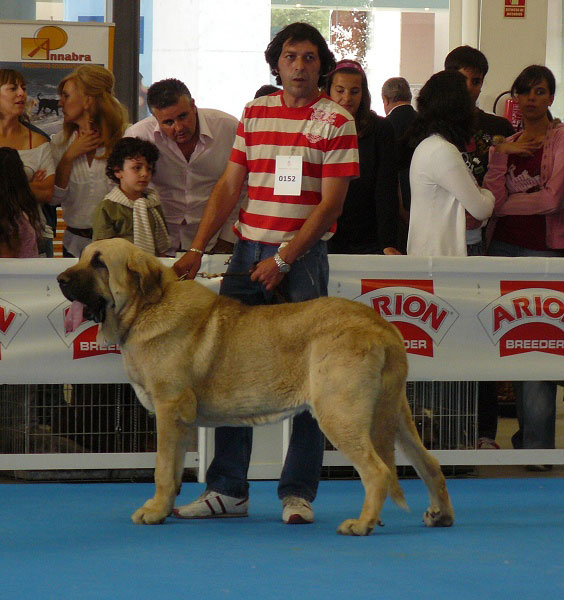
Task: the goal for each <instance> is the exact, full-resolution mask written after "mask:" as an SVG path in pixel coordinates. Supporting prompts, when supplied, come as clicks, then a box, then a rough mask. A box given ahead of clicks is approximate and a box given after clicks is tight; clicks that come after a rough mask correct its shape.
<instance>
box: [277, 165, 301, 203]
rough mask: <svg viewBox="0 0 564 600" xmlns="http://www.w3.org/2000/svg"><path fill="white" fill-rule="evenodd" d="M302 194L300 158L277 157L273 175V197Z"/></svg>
mask: <svg viewBox="0 0 564 600" xmlns="http://www.w3.org/2000/svg"><path fill="white" fill-rule="evenodd" d="M301 193H302V157H301V156H277V157H276V172H275V173H274V195H275V196H299V195H300V194H301Z"/></svg>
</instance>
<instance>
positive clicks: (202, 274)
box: [178, 262, 258, 281]
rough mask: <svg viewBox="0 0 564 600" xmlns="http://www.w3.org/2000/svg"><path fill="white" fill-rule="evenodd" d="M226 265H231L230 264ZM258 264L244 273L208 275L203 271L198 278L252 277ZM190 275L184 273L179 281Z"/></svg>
mask: <svg viewBox="0 0 564 600" xmlns="http://www.w3.org/2000/svg"><path fill="white" fill-rule="evenodd" d="M225 264H229V263H228V262H227V263H225ZM257 264H258V262H254V263H253V266H252V267H251V268H250V269H249V270H248V271H242V272H240V273H233V272H232V273H228V272H227V271H225V272H224V273H208V272H207V271H201V272H198V273H196V277H201V278H202V279H217V278H218V277H250V275H251V273H252V272H253V271H254V270H255V268H256V266H257ZM187 276H188V273H184V274H183V275H180V277H179V278H178V280H179V281H184V280H185V279H186V277H187Z"/></svg>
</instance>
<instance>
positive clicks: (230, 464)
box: [174, 23, 359, 524]
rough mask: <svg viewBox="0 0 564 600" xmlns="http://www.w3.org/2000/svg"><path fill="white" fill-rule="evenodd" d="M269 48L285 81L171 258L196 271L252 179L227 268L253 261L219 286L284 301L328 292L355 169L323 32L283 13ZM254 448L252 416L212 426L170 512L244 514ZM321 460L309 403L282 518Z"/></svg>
mask: <svg viewBox="0 0 564 600" xmlns="http://www.w3.org/2000/svg"><path fill="white" fill-rule="evenodd" d="M265 57H266V60H267V62H268V64H269V65H270V68H271V71H272V74H273V75H275V76H276V80H277V83H278V84H279V85H282V87H283V89H282V90H281V91H279V92H276V93H274V94H271V95H269V96H263V97H261V98H258V99H256V100H254V101H253V102H250V103H249V104H247V106H246V107H245V110H244V113H243V117H242V119H241V122H240V123H239V127H238V130H237V135H236V138H235V143H234V146H233V150H232V153H231V158H230V161H229V163H228V165H227V168H226V169H225V172H224V174H223V175H222V177H221V179H220V180H219V181H218V183H217V184H216V186H215V187H214V189H213V191H212V194H211V196H210V199H209V201H208V204H207V206H206V210H205V212H204V216H203V218H202V221H201V224H200V226H199V228H198V232H197V234H196V237H195V238H194V240H193V241H192V247H191V249H190V251H189V252H188V253H187V254H185V255H184V256H183V257H182V258H181V259H180V260H179V261H178V262H177V263H176V264H175V270H176V271H177V273H178V274H179V275H180V274H185V273H186V274H188V276H189V277H191V278H193V277H195V275H196V273H197V272H198V269H199V268H200V264H201V255H202V253H203V250H204V249H205V248H206V245H207V243H208V240H209V239H210V238H211V236H213V235H214V233H215V232H216V231H217V230H218V229H219V228H221V226H222V225H223V224H224V222H225V220H226V219H227V217H228V215H229V213H230V212H231V210H232V209H233V207H234V206H235V203H236V202H237V199H238V197H239V193H240V190H241V187H242V186H243V184H244V182H247V183H248V201H247V202H245V203H244V204H243V206H242V208H241V210H240V212H239V219H238V221H237V222H236V223H235V225H234V231H235V233H236V235H237V237H238V238H239V239H238V241H237V243H236V244H235V249H234V252H233V258H232V260H231V262H230V264H229V268H228V272H229V271H231V272H234V273H239V272H249V271H252V273H251V275H250V276H249V277H226V278H224V280H223V282H222V286H221V290H220V293H221V294H224V295H227V296H230V297H232V298H236V299H238V300H240V301H241V302H243V303H245V304H250V305H257V304H270V303H274V302H276V301H277V296H278V295H281V296H283V297H284V298H285V299H286V300H287V301H288V302H300V301H304V300H309V299H312V298H317V297H319V296H326V295H327V284H328V279H329V265H328V260H327V246H326V240H327V239H329V238H330V237H331V235H332V234H333V232H334V231H335V224H336V221H337V218H338V217H339V215H340V214H341V211H342V208H343V203H344V200H345V196H346V193H347V189H348V185H349V180H350V179H351V178H353V177H357V176H358V175H359V166H358V150H357V148H358V145H357V136H356V130H355V125H354V120H353V118H352V117H351V115H350V114H349V113H348V112H347V111H346V110H345V109H343V108H341V107H340V106H339V105H337V104H336V103H335V102H333V101H332V100H331V99H330V98H329V97H328V96H327V95H326V94H324V93H322V92H320V91H319V88H320V86H322V85H323V80H324V78H325V76H326V75H327V74H328V73H329V72H330V71H331V70H332V69H333V68H334V67H335V60H334V57H333V54H332V52H331V51H330V50H329V48H328V47H327V43H326V42H325V40H324V39H323V37H322V36H321V34H320V33H319V32H318V31H317V29H315V28H314V27H312V26H310V25H307V24H305V23H293V24H292V25H288V26H287V27H286V28H285V29H283V30H282V31H280V32H279V33H278V34H277V35H276V37H275V38H274V39H273V40H272V42H271V43H270V44H269V46H268V48H267V50H266V52H265ZM255 264H256V267H254V268H253V266H254V265H255ZM274 290H276V291H277V294H275V293H274ZM265 352H268V348H265ZM251 448H252V428H250V427H241V428H233V427H221V428H217V429H216V434H215V458H214V460H213V462H212V464H211V465H210V467H209V469H208V472H207V477H206V481H207V489H206V491H205V492H204V494H203V495H202V496H201V497H200V498H198V499H197V500H195V501H194V502H192V503H190V504H187V505H186V506H181V507H179V508H177V509H175V511H174V515H175V516H177V517H180V518H188V519H189V518H206V517H220V516H221V517H227V516H233V517H240V516H247V514H248V505H249V500H248V489H249V485H248V482H247V470H248V466H249V460H250V455H251ZM322 460H323V436H322V434H321V432H320V430H319V427H318V426H317V422H316V421H315V420H314V419H313V418H312V416H311V415H310V413H309V412H306V413H303V414H301V415H298V416H297V417H295V418H294V423H293V429H292V437H291V440H290V445H289V448H288V453H287V456H286V460H285V463H284V468H283V471H282V475H281V477H280V483H279V486H278V496H279V498H280V499H281V500H282V505H283V513H282V518H283V520H284V522H285V523H291V524H298V523H311V522H312V521H313V510H312V508H311V505H310V502H311V501H313V499H314V498H315V495H316V492H317V485H318V482H319V475H320V471H321V464H322Z"/></svg>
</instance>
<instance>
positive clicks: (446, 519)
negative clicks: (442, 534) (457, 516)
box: [423, 506, 454, 527]
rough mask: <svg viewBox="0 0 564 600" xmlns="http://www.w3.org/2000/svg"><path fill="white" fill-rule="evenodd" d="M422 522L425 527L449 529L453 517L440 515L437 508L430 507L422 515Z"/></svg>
mask: <svg viewBox="0 0 564 600" xmlns="http://www.w3.org/2000/svg"><path fill="white" fill-rule="evenodd" d="M423 522H424V523H425V525H426V526H427V527H450V526H451V525H452V524H453V523H454V517H453V516H452V515H448V514H444V513H442V512H441V511H440V509H439V508H438V507H437V506H430V507H429V508H428V509H427V510H426V511H425V514H424V515H423Z"/></svg>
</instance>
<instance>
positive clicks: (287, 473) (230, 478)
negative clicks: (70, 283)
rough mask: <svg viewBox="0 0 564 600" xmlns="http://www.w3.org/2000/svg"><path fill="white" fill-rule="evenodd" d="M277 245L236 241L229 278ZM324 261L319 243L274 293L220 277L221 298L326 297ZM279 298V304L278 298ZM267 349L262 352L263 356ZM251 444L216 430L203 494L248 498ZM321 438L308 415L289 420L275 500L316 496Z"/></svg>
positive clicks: (245, 432)
mask: <svg viewBox="0 0 564 600" xmlns="http://www.w3.org/2000/svg"><path fill="white" fill-rule="evenodd" d="M277 251H278V247H277V246H271V245H267V244H261V243H260V242H249V241H245V240H239V241H238V242H237V243H236V244H235V248H234V250H233V257H232V259H231V262H230V263H229V266H228V268H227V272H228V273H245V272H247V271H249V269H250V268H251V267H252V266H253V264H254V263H255V262H260V261H261V260H264V259H265V258H269V257H271V256H274V254H276V252H277ZM328 283H329V262H328V259H327V244H326V243H325V242H323V241H320V242H318V243H317V244H315V246H313V248H311V250H310V251H309V252H308V253H307V254H305V255H304V256H302V257H301V258H300V259H299V260H297V261H296V262H294V264H293V265H292V269H291V270H290V272H289V273H288V274H287V275H285V276H284V279H283V280H282V282H281V283H280V285H279V286H278V288H277V290H276V293H275V292H268V291H266V289H265V288H264V286H263V285H262V284H260V283H258V282H253V281H251V278H250V277H246V276H234V277H224V279H223V282H222V284H221V289H220V292H219V293H220V294H222V295H224V296H229V297H230V298H235V299H236V300H239V301H240V302H242V303H243V304H248V305H252V306H253V305H254V306H256V305H263V304H277V303H279V302H281V301H286V302H302V301H305V300H311V299H313V298H319V297H320V296H327V285H328ZM281 297H282V298H284V300H282V299H281ZM267 351H268V348H265V352H267ZM252 445H253V429H252V427H218V428H216V430H215V457H214V459H213V461H212V463H211V465H210V466H209V468H208V472H207V475H206V483H207V489H209V490H213V491H215V492H219V493H220V494H225V495H227V496H233V497H235V498H245V497H247V496H248V493H249V483H248V481H247V472H248V469H249V462H250V459H251V450H252ZM323 449H324V438H323V434H322V433H321V431H320V429H319V426H318V425H317V421H316V420H315V419H314V418H313V417H312V416H311V414H310V413H309V412H304V413H302V414H300V415H297V416H296V417H294V420H293V428H292V436H291V438H290V445H289V447H288V453H287V455H286V460H285V462H284V467H283V469H282V474H281V476H280V482H279V484H278V497H279V498H280V499H282V498H285V497H286V496H299V497H300V498H304V499H305V500H308V501H310V502H311V501H313V500H314V498H315V495H316V493H317V486H318V484H319V475H320V472H321V465H322V463H323Z"/></svg>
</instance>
